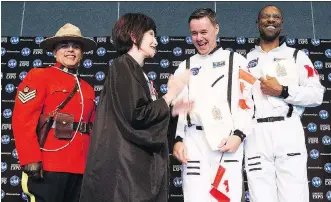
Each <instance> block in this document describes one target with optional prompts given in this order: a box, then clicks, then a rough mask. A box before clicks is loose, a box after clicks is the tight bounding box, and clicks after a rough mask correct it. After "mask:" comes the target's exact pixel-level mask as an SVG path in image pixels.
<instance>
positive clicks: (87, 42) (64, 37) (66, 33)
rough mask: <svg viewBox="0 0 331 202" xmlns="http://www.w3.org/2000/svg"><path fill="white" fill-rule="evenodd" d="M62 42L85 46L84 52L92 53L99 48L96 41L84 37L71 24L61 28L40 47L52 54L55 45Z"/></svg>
mask: <svg viewBox="0 0 331 202" xmlns="http://www.w3.org/2000/svg"><path fill="white" fill-rule="evenodd" d="M61 41H76V42H79V43H81V44H83V51H84V52H86V51H90V50H92V49H95V48H96V47H97V44H96V43H95V41H93V40H91V39H89V38H86V37H83V36H82V33H81V32H80V29H79V28H78V27H76V26H75V25H72V24H70V23H67V24H65V25H64V26H63V27H61V28H60V29H59V30H58V31H57V32H56V34H55V36H52V37H48V38H47V39H45V40H43V41H42V42H41V43H40V44H39V46H40V48H42V49H45V50H46V51H48V52H52V51H53V50H54V45H55V44H57V43H59V42H61Z"/></svg>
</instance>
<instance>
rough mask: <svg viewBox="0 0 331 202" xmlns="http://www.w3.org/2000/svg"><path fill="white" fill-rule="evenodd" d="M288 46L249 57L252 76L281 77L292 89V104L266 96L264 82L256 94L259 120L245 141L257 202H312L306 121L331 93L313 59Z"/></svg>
mask: <svg viewBox="0 0 331 202" xmlns="http://www.w3.org/2000/svg"><path fill="white" fill-rule="evenodd" d="M294 52H295V49H294V48H290V47H287V46H286V43H283V44H281V45H280V46H279V47H277V48H274V49H272V50H270V51H269V52H265V51H263V50H262V49H261V47H260V46H256V47H255V49H254V50H253V51H251V52H250V53H248V55H247V59H248V61H249V64H248V71H249V72H250V73H251V74H252V75H253V76H255V77H256V78H260V77H264V78H266V76H267V75H269V76H271V77H275V78H276V79H277V80H278V82H279V83H280V84H281V85H283V86H288V94H289V96H288V97H287V98H286V99H283V98H281V97H275V96H268V95H264V94H263V93H262V91H261V89H260V81H257V82H256V85H254V87H253V89H252V94H253V99H254V104H255V119H254V120H253V122H252V134H251V135H250V136H248V137H247V138H246V141H245V167H246V171H247V176H248V185H249V192H250V196H251V201H252V202H265V201H268V202H293V201H296V202H308V201H309V196H308V194H309V190H308V179H307V151H306V146H305V137H304V131H303V127H302V124H301V120H300V117H301V115H302V113H303V111H304V107H314V106H318V105H320V104H321V103H322V101H323V94H324V91H325V88H324V87H323V86H322V85H321V84H320V81H319V75H318V72H317V71H316V70H315V69H314V66H313V64H312V62H311V61H310V59H309V58H308V56H306V54H305V53H304V52H303V51H298V53H297V57H296V60H295V57H294Z"/></svg>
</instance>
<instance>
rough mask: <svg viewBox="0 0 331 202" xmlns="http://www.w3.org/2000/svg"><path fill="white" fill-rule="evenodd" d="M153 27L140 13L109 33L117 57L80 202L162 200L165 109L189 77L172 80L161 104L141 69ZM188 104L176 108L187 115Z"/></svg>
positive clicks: (152, 46)
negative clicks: (118, 54) (117, 53)
mask: <svg viewBox="0 0 331 202" xmlns="http://www.w3.org/2000/svg"><path fill="white" fill-rule="evenodd" d="M155 33H156V25H155V23H154V21H153V20H152V19H151V18H150V17H148V16H146V15H143V14H136V13H128V14H126V15H124V16H122V17H121V18H120V19H119V20H118V21H117V22H116V24H115V26H114V28H113V30H112V35H113V36H112V37H113V41H114V43H115V46H116V49H117V50H118V52H119V53H120V54H121V56H120V57H118V58H116V59H115V60H114V61H113V63H112V65H111V66H110V68H109V72H108V75H107V79H106V81H105V84H104V89H103V91H102V92H101V96H100V101H99V106H98V109H97V114H96V118H95V123H94V127H93V128H94V130H93V135H92V137H91V143H90V148H89V154H88V160H87V166H86V170H85V174H84V179H83V187H82V194H81V199H80V201H81V202H92V201H98V202H103V201H105V202H106V201H107V202H109V201H114V202H121V201H123V202H124V201H125V202H132V201H137V202H138V201H141V202H142V201H145V202H147V201H151V202H152V201H153V202H155V201H160V202H161V201H164V202H165V201H167V200H168V155H169V154H168V142H167V130H168V123H169V118H170V110H169V105H170V104H171V102H172V101H173V100H174V99H175V98H176V96H177V95H178V94H179V93H180V92H181V90H182V89H183V87H184V86H185V85H186V84H187V83H188V80H189V72H185V73H184V74H182V75H180V76H178V77H177V76H176V77H174V76H171V77H170V78H169V81H168V92H167V93H166V94H165V95H164V96H163V97H162V98H160V99H157V93H156V90H155V89H154V87H153V85H152V83H151V82H150V81H149V79H148V77H147V75H146V74H145V73H144V70H143V65H144V60H145V59H146V58H152V57H154V55H155V53H156V46H157V41H156V39H155ZM190 106H191V105H190V103H184V104H183V103H182V104H181V105H179V106H178V105H177V106H176V107H175V108H176V109H178V110H176V111H173V114H176V113H178V112H179V110H189V109H190Z"/></svg>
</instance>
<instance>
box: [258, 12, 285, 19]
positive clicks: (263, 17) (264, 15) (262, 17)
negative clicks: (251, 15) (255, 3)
mask: <svg viewBox="0 0 331 202" xmlns="http://www.w3.org/2000/svg"><path fill="white" fill-rule="evenodd" d="M271 17H272V18H274V19H276V20H280V19H282V16H281V15H280V14H276V13H275V14H272V15H271V14H268V13H266V14H263V15H261V17H260V18H261V19H263V20H266V19H269V18H271Z"/></svg>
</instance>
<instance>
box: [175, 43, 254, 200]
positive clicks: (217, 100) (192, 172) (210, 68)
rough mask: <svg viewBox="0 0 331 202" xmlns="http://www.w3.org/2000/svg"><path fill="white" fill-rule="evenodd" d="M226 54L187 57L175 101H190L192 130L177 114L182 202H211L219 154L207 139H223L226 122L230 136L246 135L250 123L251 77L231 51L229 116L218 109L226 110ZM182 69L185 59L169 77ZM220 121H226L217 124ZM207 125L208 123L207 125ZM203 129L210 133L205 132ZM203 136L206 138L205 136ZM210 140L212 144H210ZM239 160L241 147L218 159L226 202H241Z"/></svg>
mask: <svg viewBox="0 0 331 202" xmlns="http://www.w3.org/2000/svg"><path fill="white" fill-rule="evenodd" d="M229 55H230V52H229V51H228V50H223V49H222V48H219V49H218V50H216V51H214V52H212V53H211V54H209V55H206V56H201V55H199V54H196V55H194V56H192V57H191V58H190V71H191V72H192V77H191V79H190V83H189V85H188V86H187V87H185V88H184V89H183V91H182V92H181V94H180V95H179V96H178V98H177V100H180V99H184V100H186V101H188V100H190V101H194V102H195V103H194V108H193V110H192V111H191V112H190V120H191V124H192V126H191V127H189V126H188V120H187V116H186V114H180V115H179V118H178V123H177V131H176V136H180V137H182V138H183V142H184V144H185V146H186V147H187V150H188V158H189V163H188V164H187V165H183V170H182V177H183V192H184V200H185V201H186V202H187V201H190V202H192V201H197V202H198V201H199V202H201V201H205V202H207V201H216V199H215V198H213V197H212V196H211V194H210V193H209V192H210V190H211V184H212V183H213V180H214V179H215V175H216V172H217V169H218V168H219V165H220V160H221V158H222V156H223V153H222V152H220V151H219V150H216V149H215V148H213V147H215V146H216V147H217V145H218V144H220V143H221V139H220V138H219V137H213V135H214V136H217V135H219V136H221V135H223V136H222V137H224V138H226V137H228V135H229V134H228V131H227V132H226V133H224V130H226V129H225V128H227V129H228V124H229V122H227V121H229V120H230V121H231V122H232V123H231V124H232V126H233V128H232V132H233V131H234V130H240V131H242V132H244V133H245V134H246V135H247V136H249V133H250V122H251V119H252V116H253V111H254V110H253V109H254V108H253V107H254V106H253V102H252V99H251V94H250V92H251V88H252V85H253V84H254V83H256V82H255V80H256V79H255V78H254V77H253V76H251V75H250V74H249V73H247V72H246V71H245V70H247V69H246V68H247V61H246V59H245V58H244V57H243V56H241V55H239V54H237V53H234V56H233V73H232V85H231V86H232V87H231V89H232V92H231V113H226V112H225V110H223V108H222V107H224V106H227V107H228V108H229V105H228V90H229V88H228V77H229ZM185 69H186V61H184V62H182V63H181V64H180V65H179V67H178V69H177V70H176V72H175V76H176V75H177V74H180V73H181V72H183V71H185ZM224 109H225V108H224ZM203 110H205V111H203ZM225 116H227V117H225ZM229 116H230V117H229ZM223 118H224V120H225V119H226V120H227V121H225V122H221V121H220V120H223ZM217 121H219V122H217ZM211 122H213V123H214V124H209V123H211ZM203 123H205V124H203ZM206 127H209V128H208V129H207V128H206ZM205 131H208V133H210V134H206V132H205ZM208 135H209V137H210V139H209V140H207V138H206V137H207V136H208ZM213 140H214V141H216V142H212V141H213ZM242 159H243V148H242V144H241V146H240V147H239V149H238V150H237V151H236V152H235V153H224V156H223V158H222V162H221V165H222V166H223V167H224V168H225V169H226V171H225V174H224V177H223V178H222V180H221V182H220V184H219V186H218V187H217V189H218V190H219V191H220V192H222V194H224V197H228V198H229V199H231V202H239V201H240V199H241V194H242V184H241V183H242V175H241V168H242Z"/></svg>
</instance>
